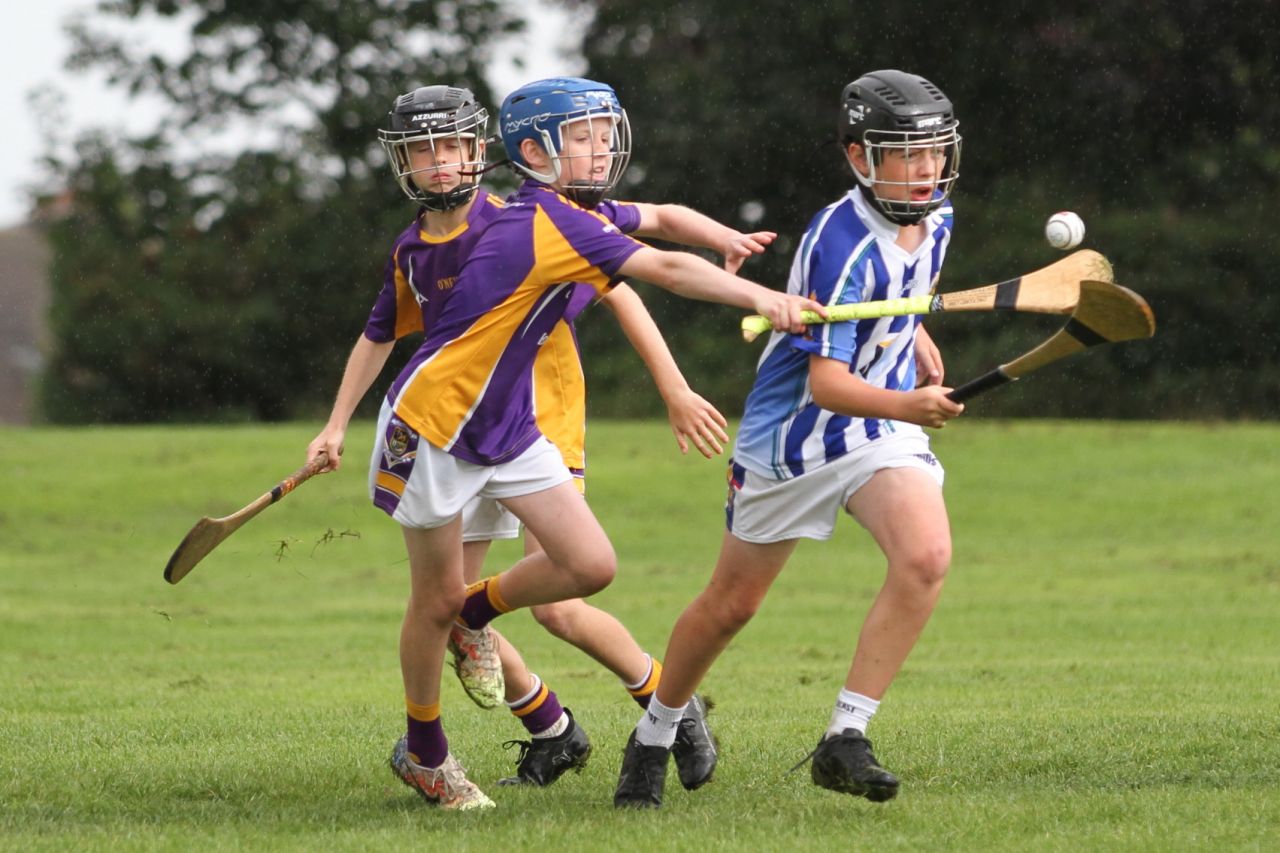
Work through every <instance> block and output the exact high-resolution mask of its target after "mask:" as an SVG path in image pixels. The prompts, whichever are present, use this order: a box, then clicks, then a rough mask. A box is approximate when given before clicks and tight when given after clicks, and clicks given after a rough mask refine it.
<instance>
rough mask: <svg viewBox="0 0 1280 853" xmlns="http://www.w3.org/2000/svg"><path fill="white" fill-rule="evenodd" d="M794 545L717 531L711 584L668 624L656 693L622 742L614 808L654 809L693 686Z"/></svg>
mask: <svg viewBox="0 0 1280 853" xmlns="http://www.w3.org/2000/svg"><path fill="white" fill-rule="evenodd" d="M795 545H796V543H795V540H789V541H786V542H778V543H773V544H769V545H755V544H751V543H748V542H743V541H742V540H741V539H738V538H737V537H735V536H733V535H732V534H729V533H727V532H726V533H725V535H724V541H723V544H722V545H721V546H720V558H719V560H717V561H716V567H715V570H714V571H713V572H712V574H711V580H710V581H709V582H708V583H707V587H706V589H704V590H703V591H702V593H701V594H700V595H699V596H698V597H697V598H695V599H694V600H693V602H692V603H691V604H690V605H689V606H688V607H686V608H685V610H684V612H683V613H681V614H680V618H679V619H677V620H676V624H675V628H674V629H673V630H672V632H671V639H670V640H669V641H668V643H667V659H666V665H665V666H664V668H663V670H662V679H661V681H660V682H659V683H658V689H657V691H656V692H655V693H654V696H653V699H652V700H651V701H650V702H649V707H648V710H647V711H646V713H645V715H644V716H643V717H642V718H641V720H640V723H639V725H637V726H636V728H635V731H633V732H632V733H631V737H630V738H628V740H627V745H626V748H625V750H624V751H623V757H622V771H621V773H620V774H619V777H618V786H617V788H616V789H615V790H614V794H613V804H614V806H616V807H619V808H657V807H659V806H661V805H662V795H663V788H664V787H665V783H666V775H667V754H668V752H669V751H672V750H673V748H678V747H679V737H680V735H681V734H682V733H683V728H684V725H685V724H684V722H683V720H684V718H685V716H686V715H687V713H688V708H690V707H693V706H694V705H695V704H698V703H700V702H701V700H700V699H699V698H698V697H697V696H695V691H696V690H697V688H698V685H699V684H700V683H701V681H702V679H703V677H704V676H705V675H706V674H707V670H709V669H710V668H711V665H712V664H713V663H714V662H715V660H716V658H718V657H719V656H720V653H721V652H723V651H724V650H725V648H726V647H727V646H728V645H729V643H730V641H731V640H732V639H733V637H734V636H735V635H736V634H737V633H738V632H739V631H740V630H742V627H743V626H744V625H746V624H747V622H749V621H751V617H752V616H754V615H755V612H756V610H757V609H759V607H760V603H761V602H762V601H764V597H765V594H766V593H767V592H768V591H769V587H770V586H771V585H772V584H773V581H774V580H775V579H776V578H777V577H778V573H779V572H781V571H782V567H783V566H784V565H785V564H786V562H787V558H788V557H789V556H791V552H792V551H793V550H795ZM681 781H682V782H683V781H684V778H683V774H682V775H681ZM685 787H686V788H688V787H690V786H689V785H685Z"/></svg>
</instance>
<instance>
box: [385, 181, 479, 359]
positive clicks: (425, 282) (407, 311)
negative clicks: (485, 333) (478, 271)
mask: <svg viewBox="0 0 1280 853" xmlns="http://www.w3.org/2000/svg"><path fill="white" fill-rule="evenodd" d="M501 210H502V201H501V200H500V199H499V198H498V197H497V196H495V195H491V194H490V193H488V192H486V191H484V190H483V189H482V190H480V191H479V192H477V194H476V198H475V201H474V202H473V203H472V205H471V210H470V211H468V213H467V219H466V221H465V222H463V223H462V224H461V225H459V226H458V227H457V228H455V229H454V230H453V231H451V232H450V233H448V234H445V235H443V236H440V237H433V236H432V235H430V234H428V233H427V232H426V230H425V229H424V228H423V227H422V222H421V220H420V219H418V218H415V219H414V220H413V224H411V225H410V226H409V227H408V228H406V229H405V230H404V231H403V232H401V234H400V236H399V237H397V238H396V241H395V243H394V244H393V245H392V247H391V257H390V258H388V259H387V269H386V273H385V275H384V277H383V282H382V291H381V292H380V293H379V294H378V298H377V300H375V301H374V303H373V310H372V311H371V312H369V321H368V323H366V324H365V327H364V336H365V337H366V338H368V339H369V340H371V341H373V342H375V343H380V344H385V343H389V342H391V341H395V340H399V339H400V338H403V337H404V336H405V335H408V334H411V333H413V332H421V331H424V330H426V329H430V328H432V327H434V326H435V324H436V318H437V317H439V316H440V309H441V308H442V307H443V306H444V303H445V298H446V297H447V296H448V294H449V291H450V290H452V289H453V286H454V283H455V282H456V281H457V278H458V270H459V269H460V268H461V266H462V264H463V262H464V261H466V259H467V257H468V256H469V255H470V254H471V250H472V249H474V248H475V245H476V243H477V242H478V241H479V240H480V235H481V234H483V233H484V231H485V229H486V228H488V227H489V224H490V223H491V222H493V220H495V219H497V218H498V213H499V212H500V211H501Z"/></svg>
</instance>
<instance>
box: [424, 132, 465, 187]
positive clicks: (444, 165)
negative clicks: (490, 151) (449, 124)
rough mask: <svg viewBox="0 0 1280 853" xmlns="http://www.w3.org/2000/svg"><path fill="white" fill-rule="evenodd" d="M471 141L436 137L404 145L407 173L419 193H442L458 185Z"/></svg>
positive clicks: (453, 137)
mask: <svg viewBox="0 0 1280 853" xmlns="http://www.w3.org/2000/svg"><path fill="white" fill-rule="evenodd" d="M474 144H475V140H473V139H464V138H462V137H460V136H440V137H436V138H433V139H417V140H414V141H413V142H410V143H409V145H408V155H409V170H410V172H411V173H412V177H413V182H414V183H415V184H416V185H417V186H418V188H419V189H421V190H423V191H424V192H429V193H445V192H448V191H449V190H452V189H456V188H457V187H458V186H459V185H461V184H462V179H463V175H462V165H463V163H465V162H467V161H468V160H470V159H472V158H471V146H472V145H474Z"/></svg>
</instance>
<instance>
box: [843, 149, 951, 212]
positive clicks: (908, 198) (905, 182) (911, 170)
mask: <svg viewBox="0 0 1280 853" xmlns="http://www.w3.org/2000/svg"><path fill="white" fill-rule="evenodd" d="M880 151H881V157H880V162H879V163H878V164H877V165H876V169H875V181H874V182H873V184H872V190H873V191H874V192H875V194H876V196H878V197H879V198H882V199H885V200H886V201H903V202H914V203H917V204H924V203H927V202H928V201H929V200H930V199H932V198H933V194H934V192H935V191H936V190H937V189H938V181H939V179H940V178H941V176H942V173H943V170H944V168H945V166H946V160H947V149H946V147H944V146H930V145H910V146H907V145H903V146H884V147H882V148H881V149H880ZM847 154H848V157H849V162H850V163H851V164H853V168H855V169H857V170H858V172H859V173H861V174H862V175H864V176H870V174H871V166H870V163H869V162H868V161H867V154H866V150H865V149H864V148H863V147H862V146H861V145H859V144H857V143H856V142H855V143H851V144H850V145H849V148H848V151H847Z"/></svg>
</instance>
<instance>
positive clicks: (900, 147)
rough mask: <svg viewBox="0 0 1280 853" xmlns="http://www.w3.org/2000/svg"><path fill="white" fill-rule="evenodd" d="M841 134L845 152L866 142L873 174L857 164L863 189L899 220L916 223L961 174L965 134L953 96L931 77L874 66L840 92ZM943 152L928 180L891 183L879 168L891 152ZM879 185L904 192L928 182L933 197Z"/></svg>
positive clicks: (944, 196)
mask: <svg viewBox="0 0 1280 853" xmlns="http://www.w3.org/2000/svg"><path fill="white" fill-rule="evenodd" d="M840 102H841V104H840V119H839V124H838V133H839V138H840V142H841V147H842V148H844V150H845V153H846V156H847V154H848V147H849V145H850V144H853V143H857V144H858V145H860V146H862V148H863V150H864V151H865V152H866V155H867V164H868V167H869V170H868V171H869V174H866V175H864V174H862V173H861V172H859V171H858V170H857V168H853V163H852V161H850V167H851V168H853V173H854V176H855V177H856V178H857V180H858V186H859V189H860V190H861V191H862V194H863V196H864V197H865V198H866V199H867V201H868V202H870V203H871V204H872V206H874V207H875V208H876V209H877V210H878V211H879V212H880V213H881V214H882V215H883V216H884V217H885V218H886V219H888V220H889V221H890V222H893V223H895V224H898V225H913V224H915V223H917V222H919V221H920V220H921V219H923V218H924V217H925V216H927V215H929V214H930V213H932V212H933V211H935V210H937V209H938V208H939V207H941V206H942V205H943V203H944V202H946V200H947V197H948V196H949V195H950V194H951V190H952V188H953V187H954V185H955V182H956V179H957V178H959V177H960V142H961V137H960V134H959V132H958V131H957V128H958V127H959V124H960V123H959V122H958V121H956V119H955V115H954V112H953V109H952V106H951V101H950V100H948V99H947V96H946V95H944V94H943V93H942V91H941V90H940V89H939V88H938V87H937V86H935V85H933V84H932V83H930V82H929V81H928V80H926V79H925V78H923V77H920V76H918V75H915V74H907V73H904V72H902V71H894V70H884V71H873V72H871V73H870V74H865V75H863V76H862V77H859V78H858V79H857V80H854V81H853V82H852V83H850V84H849V85H847V86H845V87H844V91H843V92H842V93H841V96H840ZM939 150H941V151H942V152H943V163H942V164H941V166H940V167H939V170H938V172H937V174H936V177H935V178H933V179H931V180H930V181H928V182H927V183H926V182H923V181H920V182H912V181H911V180H910V179H909V178H908V180H906V181H895V182H888V181H885V180H883V179H881V178H880V177H879V175H878V174H877V173H878V167H879V166H880V165H881V164H882V163H883V162H884V156H885V154H886V153H888V152H890V151H902V152H903V153H904V154H907V155H910V154H912V153H914V152H926V151H939ZM877 187H879V188H881V189H884V188H887V187H899V188H902V189H903V190H904V192H905V194H906V195H908V196H910V191H911V190H912V189H914V188H920V187H929V188H931V189H932V190H933V192H932V193H931V196H930V198H928V199H926V200H923V201H916V200H912V199H910V198H907V199H901V198H895V197H893V196H886V195H881V194H880V192H878V191H877Z"/></svg>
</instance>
